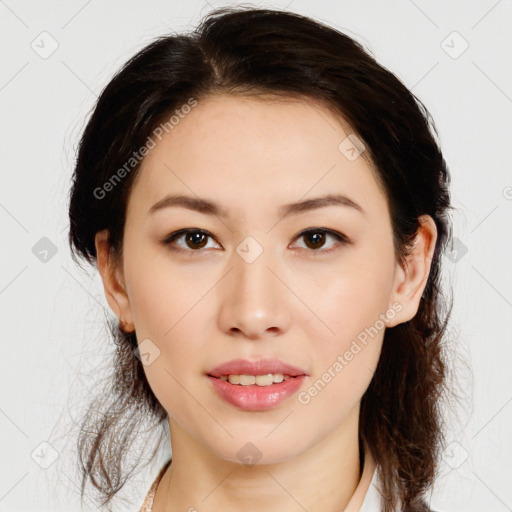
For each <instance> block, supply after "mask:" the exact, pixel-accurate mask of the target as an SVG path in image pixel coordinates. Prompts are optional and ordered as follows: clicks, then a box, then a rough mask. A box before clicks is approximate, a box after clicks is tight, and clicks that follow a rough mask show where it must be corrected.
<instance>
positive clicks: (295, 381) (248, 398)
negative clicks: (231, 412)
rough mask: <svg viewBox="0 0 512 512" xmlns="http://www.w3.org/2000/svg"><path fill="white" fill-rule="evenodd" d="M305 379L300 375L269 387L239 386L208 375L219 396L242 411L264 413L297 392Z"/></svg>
mask: <svg viewBox="0 0 512 512" xmlns="http://www.w3.org/2000/svg"><path fill="white" fill-rule="evenodd" d="M305 378H306V376H305V375H300V376H297V377H292V378H290V379H288V380H283V382H279V383H278V384H271V385H270V386H258V385H257V384H253V385H251V386H240V385H238V384H230V383H229V382H228V381H226V380H222V379H217V378H216V377H211V376H209V375H208V379H209V380H210V382H211V383H212V385H213V387H214V389H215V391H217V393H218V394H219V396H220V397H221V398H223V399H224V400H225V401H226V402H228V403H229V404H231V405H234V406H235V407H238V408H239V409H242V410H244V411H266V410H267V409H273V408H274V407H277V406H278V405H279V404H281V403H282V402H283V401H284V400H286V399H287V398H289V397H290V396H292V395H293V394H294V393H296V392H297V391H298V389H299V388H300V387H301V385H302V383H303V382H304V379H305Z"/></svg>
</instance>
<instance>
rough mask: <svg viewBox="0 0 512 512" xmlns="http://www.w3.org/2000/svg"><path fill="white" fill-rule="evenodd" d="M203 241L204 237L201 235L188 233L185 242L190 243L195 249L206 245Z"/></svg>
mask: <svg viewBox="0 0 512 512" xmlns="http://www.w3.org/2000/svg"><path fill="white" fill-rule="evenodd" d="M205 240H206V236H205V235H204V234H203V233H197V232H196V233H189V234H188V236H187V241H191V242H192V244H193V245H194V246H195V247H196V248H197V247H199V248H201V247H204V246H205V245H206V244H205ZM201 242H203V243H201Z"/></svg>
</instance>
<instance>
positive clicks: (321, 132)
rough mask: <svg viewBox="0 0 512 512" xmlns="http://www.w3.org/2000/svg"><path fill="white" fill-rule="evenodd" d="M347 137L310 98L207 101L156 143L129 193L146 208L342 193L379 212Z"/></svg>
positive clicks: (370, 180) (369, 177) (364, 164)
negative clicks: (172, 202)
mask: <svg viewBox="0 0 512 512" xmlns="http://www.w3.org/2000/svg"><path fill="white" fill-rule="evenodd" d="M349 135H350V137H348V136H349ZM351 137H353V135H352V132H351V131H350V128H349V127H348V125H347V124H346V123H344V122H343V121H342V120H341V119H340V118H339V117H338V116H336V115H335V114H334V113H333V112H331V111H330V110H329V109H327V108H326V107H324V106H323V105H321V104H320V103H318V102H315V101H313V100H309V99H296V98H286V99H282V98H273V97H270V98H248V97H240V96H227V95H221V96H213V97H207V98H205V99H202V100H200V101H198V102H197V104H196V106H195V107H193V108H191V109H190V110H189V111H188V113H187V114H182V115H181V116H180V117H179V121H178V122H177V123H176V122H175V124H173V126H172V129H169V130H168V133H166V132H164V134H163V136H162V137H161V140H158V139H157V140H156V146H155V147H154V148H153V149H151V150H150V151H149V153H148V154H147V156H146V157H145V158H144V160H143V163H142V166H141V169H140V170H139V175H138V177H137V181H136V183H135V184H134V190H133V191H132V194H134V195H138V196H144V198H145V199H146V200H147V202H151V204H153V203H154V202H156V201H158V200H159V199H161V198H162V197H163V195H165V194H167V193H171V192H180V193H186V194H188V195H198V196H201V197H205V196H206V197H215V198H216V200H218V202H220V203H227V204H229V203H230V204H231V205H232V206H233V208H235V207H236V206H237V204H235V203H236V202H234V200H235V198H236V200H237V201H238V205H239V206H242V205H243V206H245V207H249V206H258V205H261V204H263V202H265V203H268V201H275V202H277V203H279V205H281V204H284V203H289V202H291V201H295V200H299V199H301V198H307V197H309V196H311V197H313V196H318V195H322V194H325V193H344V194H347V195H351V197H352V199H354V200H355V201H357V202H358V203H360V204H361V203H364V204H366V205H368V208H369V209H372V206H373V207H375V208H374V209H375V210H376V213H377V214H379V208H380V209H382V207H385V205H384V203H383V201H384V197H383V194H382V191H381V190H380V188H379V187H378V184H377V182H376V180H375V176H374V174H373V170H372V169H371V166H370V164H369V163H368V161H367V160H365V158H363V157H362V156H359V157H357V153H355V155H356V158H353V155H354V153H352V155H348V156H352V158H348V157H347V153H346V147H347V144H349V145H350V141H353V140H354V139H353V138H351ZM239 213H242V212H241V211H240V212H239ZM380 214H382V211H380Z"/></svg>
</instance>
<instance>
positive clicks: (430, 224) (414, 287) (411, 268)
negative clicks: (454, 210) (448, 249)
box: [387, 215, 437, 327]
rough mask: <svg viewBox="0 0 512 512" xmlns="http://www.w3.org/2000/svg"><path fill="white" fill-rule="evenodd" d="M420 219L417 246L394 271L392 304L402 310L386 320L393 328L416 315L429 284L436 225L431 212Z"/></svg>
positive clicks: (415, 244)
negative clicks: (397, 304) (399, 306)
mask: <svg viewBox="0 0 512 512" xmlns="http://www.w3.org/2000/svg"><path fill="white" fill-rule="evenodd" d="M418 220H419V223H420V227H419V228H418V232H417V235H416V238H415V241H414V246H413V248H412V249H411V251H410V254H409V255H408V256H407V257H406V259H405V262H403V263H402V262H397V268H396V272H395V282H394V285H393V286H394V288H393V294H392V297H391V303H396V302H397V303H399V304H400V305H401V310H400V312H399V313H398V314H397V315H395V316H394V318H393V319H391V320H390V321H389V322H388V323H387V327H394V326H395V325H398V324H401V323H403V322H407V321H409V320H411V319H412V318H414V316H415V315H416V313H417V312H418V308H419V304H420V300H421V296H422V295H423V291H424V290H425V286H426V285H427V281H428V276H429V274H430V266H431V263H432V258H433V255H434V250H435V246H436V241H437V227H436V224H435V222H434V219H432V217H431V216H430V215H423V216H421V217H420V218H419V219H418Z"/></svg>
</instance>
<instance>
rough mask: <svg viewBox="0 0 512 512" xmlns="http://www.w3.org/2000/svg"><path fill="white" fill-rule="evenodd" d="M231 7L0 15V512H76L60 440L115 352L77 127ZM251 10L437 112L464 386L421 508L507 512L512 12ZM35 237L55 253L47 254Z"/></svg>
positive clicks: (428, 4) (156, 464)
mask: <svg viewBox="0 0 512 512" xmlns="http://www.w3.org/2000/svg"><path fill="white" fill-rule="evenodd" d="M235 3H236V2H224V3H217V2H214V1H213V0H210V1H207V0H194V1H186V0H180V1H177V0H174V1H172V0H167V1H157V0H152V1H144V2H142V1H138V2H135V1H130V2H128V1H123V2H122V1H119V0H116V1H108V2H107V1H103V2H101V1H99V0H89V1H86V0H85V1H84V0H81V1H74V0H73V1H66V2H64V1H62V2H50V1H31V2H29V1H25V2H22V1H19V0H0V53H1V66H0V108H1V113H2V115H1V121H0V130H1V133H0V140H1V145H0V177H1V181H0V183H1V187H0V233H1V244H2V245H1V250H0V320H1V325H2V329H3V331H4V334H3V340H2V345H1V346H2V356H1V358H0V389H1V398H0V432H1V435H0V460H1V462H0V511H10V512H20V511H31V512H39V511H41V512H43V511H52V512H59V511H64V510H65V511H67V512H70V511H73V510H77V511H78V510H80V507H79V504H78V498H77V494H76V489H77V487H76V486H77V484H78V480H77V474H76V467H75V466H76V463H75V461H74V459H73V441H72V439H71V440H70V438H69V436H66V435H65V433H66V429H68V428H71V427H72V426H73V421H74V420H77V419H79V418H78V416H77V415H78V412H76V411H79V407H80V405H82V404H83V403H84V400H85V399H86V398H87V397H88V394H89V393H90V391H89V388H90V386H92V385H93V384H94V379H91V375H90V372H91V371H92V372H94V373H93V374H92V375H93V376H94V375H95V374H96V373H97V374H100V372H103V373H104V371H105V370H104V368H103V367H101V366H100V365H104V364H106V363H105V360H104V359H102V357H104V354H106V353H107V352H108V351H109V350H110V349H109V347H107V348H105V345H106V342H105V340H106V339H107V338H106V334H105V329H104V318H105V316H104V311H105V310H108V306H107V303H106V300H105V298H104V295H103V290H102V288H101V283H100V280H99V277H98V275H97V274H95V273H94V272H92V271H91V272H89V273H87V272H83V271H81V270H80V269H78V268H77V267H76V266H75V265H74V263H73V261H72V260H71V258H70V255H69V250H68V246H67V227H68V226H67V211H66V207H67V194H68V189H69V184H70V182H69V178H70V175H71V172H72V167H73V161H74V151H75V149H76V144H77V140H78V137H79V135H80V132H81V130H82V129H83V127H84V124H85V119H86V115H87V113H88V112H89V111H90V109H91V108H92V106H93V104H94V102H95V100H96V97H97V95H98V94H99V92H100V91H101V90H102V88H103V87H104V86H105V85H106V83H107V82H108V80H109V78H110V77H111V76H112V74H113V73H114V72H115V71H117V70H118V68H119V67H120V66H121V65H122V64H123V63H124V62H125V61H126V60H127V59H128V58H129V57H131V56H132V55H133V54H134V53H135V52H136V51H137V50H139V49H140V48H142V47H143V46H144V45H145V44H147V43H148V42H149V41H150V40H152V38H154V37H155V36H157V35H161V34H165V33H167V32H169V30H171V29H172V30H178V31H182V30H185V29H188V28H191V27H192V26H195V24H196V23H197V21H198V20H199V19H200V18H201V17H202V16H203V15H204V14H206V13H207V12H208V11H210V10H211V9H212V8H213V7H218V6H221V5H230V4H235ZM252 5H259V6H269V7H278V8H285V7H286V8H288V9H290V10H293V11H295V12H299V13H303V14H307V15H310V16H312V17H314V18H316V19H319V20H322V21H325V22H328V23H329V24H331V25H334V26H335V27H337V28H339V29H341V30H344V31H346V32H347V33H348V34H349V35H351V36H352V37H355V38H356V39H357V40H359V41H360V42H362V43H363V44H364V45H365V46H366V47H367V48H369V49H370V50H371V51H372V52H373V54H374V55H375V57H376V58H377V59H378V60H379V62H380V63H381V64H383V65H384V66H386V67H388V68H389V69H390V70H391V71H393V72H394V73H395V74H396V75H397V76H398V77H399V78H400V79H401V80H402V81H403V82H404V83H405V84H406V85H407V86H408V87H409V88H411V89H412V90H413V92H414V93H415V94H416V95H417V96H418V97H419V98H420V99H421V100H422V101H423V102H424V103H425V105H426V106H427V108H428V109H429V110H430V112H431V113H432V115H433V117H434V119H435V122H436V125H437V128H438V131H439V136H440V141H441V145H442V149H443V151H444V155H445V158H446V160H447V162H448V165H449V168H450V171H451V175H452V180H453V184H452V188H451V190H452V196H453V203H454V205H455V206H456V207H457V212H456V214H455V216H454V219H453V220H454V235H455V237H456V246H455V247H454V252H453V253H452V254H451V256H450V257H449V258H448V259H446V260H445V263H446V267H445V275H446V282H447V283H451V285H452V286H453V289H454V299H455V308H454V312H453V317H452V327H451V332H452V333H453V339H454V340H456V341H455V346H456V348H457V350H459V351H460V352H461V353H462V354H463V355H464V356H465V357H466V358H467V359H468V360H469V361H470V364H471V368H472V375H473V380H472V379H471V375H470V374H468V372H467V371H466V370H465V367H464V366H463V365H462V364H461V365H460V367H459V369H458V370H457V373H458V375H459V376H460V381H461V385H460V389H459V390H458V391H459V392H460V394H461V396H462V397H463V398H464V395H466V401H465V402H463V404H464V405H463V406H461V407H460V411H459V412H458V416H456V417H454V418H453V419H451V420H450V421H449V435H448V440H449V443H450V444H449V446H448V447H447V449H446V451H445V453H444V455H443V462H442V474H441V475H440V477H439V479H438V481H437V485H436V488H435V490H434V493H433V494H432V500H431V506H432V507H433V508H434V509H436V510H438V511H453V512H459V511H461V510H465V511H468V512H481V511H482V510H485V511H486V512H487V511H491V512H505V511H507V510H512V486H511V485H510V483H511V482H512V470H511V469H510V466H509V464H510V461H511V454H512V436H511V434H510V432H511V426H512V403H511V402H512V385H511V384H512V378H511V371H510V364H511V362H512V358H511V355H512V343H511V341H512V340H511V334H510V328H511V318H512V274H511V272H510V262H511V261H512V258H511V253H512V245H511V241H510V240H511V228H510V221H511V220H512V172H511V165H510V160H509V158H510V157H509V154H510V153H509V149H510V146H511V136H512V128H511V123H510V117H511V115H512V69H511V62H512V35H511V32H510V27H511V26H512V1H511V0H500V1H496V0H485V1H467V0H459V1H454V0H451V1H441V0H439V1H426V0H414V1H413V0H396V1H369V0H359V1H348V0H346V1H334V0H315V1H314V2H306V1H305V0H292V1H289V0H283V1H277V2H273V3H263V2H253V3H252ZM43 32H47V34H41V33H43ZM454 32H456V33H454ZM466 44H467V45H468V47H467V49H466V50H465V51H463V50H464V48H465V46H466ZM55 45H58V47H57V48H56V49H55V51H54V52H53V53H51V54H50V52H51V51H52V49H53V46H55ZM43 237H47V238H48V239H49V240H50V241H51V243H52V244H54V245H55V250H56V251H57V252H56V253H55V254H54V255H52V252H48V253H46V254H45V253H44V252H43V250H44V249H45V248H46V249H47V248H48V241H46V240H44V241H42V242H41V239H42V238H43ZM36 244H40V245H36ZM45 244H46V245H45ZM34 246H35V249H33V248H34ZM109 314H110V315H112V313H110V312H109ZM107 363H108V361H107ZM41 443H43V444H41ZM44 443H49V445H51V446H49V445H48V444H44ZM53 450H55V452H54V451H53ZM56 454H58V458H57V460H56V461H55V462H53V463H52V464H51V465H50V466H49V467H48V468H47V469H43V468H42V467H41V465H43V466H44V465H48V464H50V463H51V462H52V461H53V457H54V455H56ZM167 456H168V454H167V453H162V456H161V458H159V459H157V460H154V461H153V463H152V464H151V465H150V466H149V467H148V468H147V470H146V471H145V472H144V473H141V474H139V475H138V476H137V478H136V479H135V480H134V482H133V484H132V485H131V486H130V488H129V489H127V490H126V491H125V495H126V497H127V498H126V499H127V500H131V506H129V505H127V506H126V510H136V509H137V507H138V506H139V505H140V501H141V500H142V497H143V495H144V494H145V492H146V491H147V488H148V487H149V484H150V482H151V481H152V480H153V478H154V477H155V474H156V472H157V471H158V469H159V468H160V466H161V463H162V461H163V460H165V459H166V457H167ZM126 503H127V504H129V503H130V502H129V501H127V502H126ZM87 509H88V510H92V507H91V508H87Z"/></svg>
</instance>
